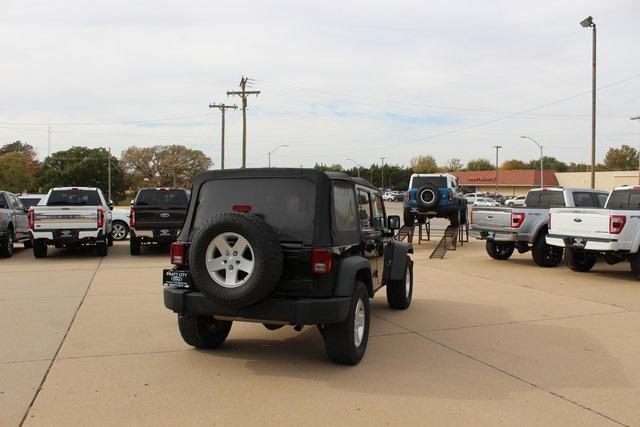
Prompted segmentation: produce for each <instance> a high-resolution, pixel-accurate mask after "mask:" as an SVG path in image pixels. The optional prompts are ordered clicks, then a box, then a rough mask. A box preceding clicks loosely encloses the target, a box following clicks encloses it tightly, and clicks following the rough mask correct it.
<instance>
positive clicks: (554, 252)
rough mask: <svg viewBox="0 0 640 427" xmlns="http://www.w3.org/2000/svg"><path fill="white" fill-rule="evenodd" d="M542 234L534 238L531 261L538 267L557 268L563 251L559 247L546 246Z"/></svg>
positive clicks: (544, 234)
mask: <svg viewBox="0 0 640 427" xmlns="http://www.w3.org/2000/svg"><path fill="white" fill-rule="evenodd" d="M546 235H547V234H546V233H543V234H541V235H539V236H538V238H536V241H535V242H534V243H533V248H531V256H532V258H533V261H534V262H535V263H536V264H537V265H539V266H540V267H557V266H558V265H559V264H560V263H561V262H562V255H563V253H564V249H563V248H561V247H559V246H552V245H548V244H547V242H546V240H545V236H546Z"/></svg>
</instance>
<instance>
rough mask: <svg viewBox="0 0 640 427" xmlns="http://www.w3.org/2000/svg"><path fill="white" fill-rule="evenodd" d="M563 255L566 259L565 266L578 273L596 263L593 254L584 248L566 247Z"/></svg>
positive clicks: (583, 271) (584, 271)
mask: <svg viewBox="0 0 640 427" xmlns="http://www.w3.org/2000/svg"><path fill="white" fill-rule="evenodd" d="M564 257H565V259H566V261H567V267H569V268H570V269H571V270H573V271H578V272H580V273H586V272H587V271H589V270H591V269H592V268H593V266H594V265H595V263H596V257H595V255H593V254H592V253H590V252H588V251H585V250H584V249H567V251H566V252H565V256H564Z"/></svg>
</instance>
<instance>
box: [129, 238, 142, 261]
mask: <svg viewBox="0 0 640 427" xmlns="http://www.w3.org/2000/svg"><path fill="white" fill-rule="evenodd" d="M129 252H130V253H131V255H133V256H136V255H140V239H138V238H137V237H131V239H130V240H129Z"/></svg>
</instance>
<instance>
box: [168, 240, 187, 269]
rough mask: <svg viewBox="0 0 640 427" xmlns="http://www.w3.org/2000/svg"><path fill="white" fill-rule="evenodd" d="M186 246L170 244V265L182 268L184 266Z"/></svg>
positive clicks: (178, 243)
mask: <svg viewBox="0 0 640 427" xmlns="http://www.w3.org/2000/svg"><path fill="white" fill-rule="evenodd" d="M186 249H187V245H186V244H185V243H183V242H173V243H172V244H171V264H173V265H176V266H178V267H182V266H184V265H185V264H186V261H185V260H186V258H185V254H186V252H187V250H186Z"/></svg>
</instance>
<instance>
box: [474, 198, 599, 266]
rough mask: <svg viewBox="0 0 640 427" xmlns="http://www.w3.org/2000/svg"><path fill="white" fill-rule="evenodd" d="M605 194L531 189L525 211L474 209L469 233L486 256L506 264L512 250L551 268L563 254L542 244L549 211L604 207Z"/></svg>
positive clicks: (517, 209) (494, 208)
mask: <svg viewBox="0 0 640 427" xmlns="http://www.w3.org/2000/svg"><path fill="white" fill-rule="evenodd" d="M607 195H608V193H607V192H605V191H600V190H588V189H579V188H543V189H540V188H535V189H532V190H530V191H529V193H528V194H527V198H526V199H525V207H520V208H519V207H513V208H510V207H502V208H499V207H474V208H473V211H472V215H471V218H472V220H471V226H470V231H469V233H470V234H471V235H472V236H474V237H476V238H478V239H482V240H486V241H487V243H486V250H487V254H489V256H490V257H491V258H493V259H497V260H506V259H509V258H510V257H511V255H512V254H513V252H514V250H516V249H517V250H518V253H521V254H522V253H525V252H528V251H531V255H532V257H533V261H534V262H535V263H536V264H537V265H539V266H541V267H555V266H557V265H558V264H560V263H561V262H562V256H563V250H562V248H559V247H556V246H550V245H548V244H547V243H546V241H545V237H546V235H547V232H548V225H547V223H548V217H549V209H550V208H552V207H575V206H579V207H589V208H599V207H602V206H604V203H605V201H606V199H607Z"/></svg>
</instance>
